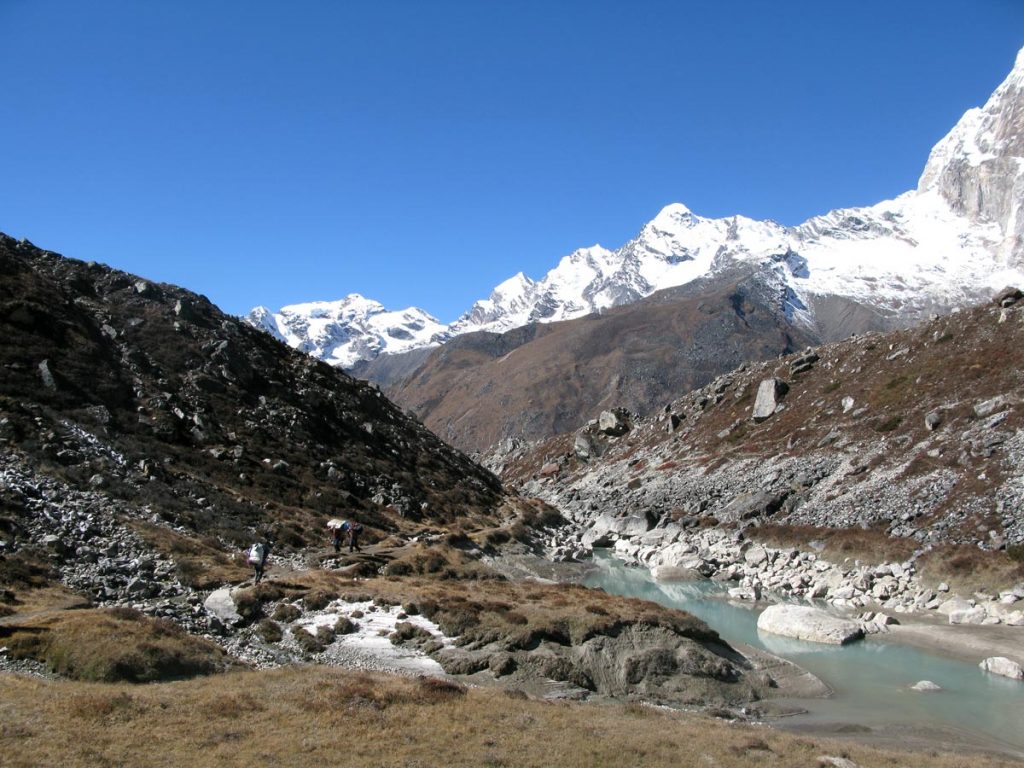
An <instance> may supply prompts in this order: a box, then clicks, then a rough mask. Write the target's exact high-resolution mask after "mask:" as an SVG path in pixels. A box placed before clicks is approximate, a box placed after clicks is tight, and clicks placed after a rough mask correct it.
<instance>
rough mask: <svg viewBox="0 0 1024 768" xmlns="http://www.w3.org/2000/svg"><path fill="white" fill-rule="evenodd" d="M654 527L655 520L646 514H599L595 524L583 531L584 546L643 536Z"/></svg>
mask: <svg viewBox="0 0 1024 768" xmlns="http://www.w3.org/2000/svg"><path fill="white" fill-rule="evenodd" d="M652 527H653V522H652V521H651V519H650V518H649V517H647V516H646V515H624V516H622V517H616V516H615V515H613V514H612V513H611V512H604V513H602V514H601V515H600V516H598V518H597V520H595V521H594V524H593V525H592V526H590V528H589V529H587V530H586V531H584V532H583V538H582V541H583V546H585V547H602V546H604V547H606V546H608V545H609V544H610V543H611V540H612V538H615V537H624V538H632V537H636V536H642V535H644V534H645V533H647V532H648V531H649V530H651V528H652Z"/></svg>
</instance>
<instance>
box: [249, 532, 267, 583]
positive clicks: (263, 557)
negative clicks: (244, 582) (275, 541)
mask: <svg viewBox="0 0 1024 768" xmlns="http://www.w3.org/2000/svg"><path fill="white" fill-rule="evenodd" d="M268 557H270V543H269V542H265V541H257V542H256V543H255V544H253V545H252V546H251V547H249V565H251V566H252V568H253V572H254V573H255V578H254V579H253V584H259V583H260V580H261V579H262V578H263V571H264V569H265V568H266V567H267V558H268Z"/></svg>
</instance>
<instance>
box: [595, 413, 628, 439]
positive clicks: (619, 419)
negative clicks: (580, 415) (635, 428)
mask: <svg viewBox="0 0 1024 768" xmlns="http://www.w3.org/2000/svg"><path fill="white" fill-rule="evenodd" d="M597 428H598V429H599V430H601V431H602V432H604V434H606V435H609V436H611V437H618V436H619V435H624V434H626V433H627V432H629V429H630V424H629V420H628V419H627V418H625V413H624V412H623V411H622V410H619V409H617V410H614V411H601V415H600V416H599V417H598V419H597Z"/></svg>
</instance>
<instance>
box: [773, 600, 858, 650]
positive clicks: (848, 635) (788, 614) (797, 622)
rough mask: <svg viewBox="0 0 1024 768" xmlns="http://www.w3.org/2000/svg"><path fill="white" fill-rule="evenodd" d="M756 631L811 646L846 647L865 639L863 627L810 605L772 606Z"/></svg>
mask: <svg viewBox="0 0 1024 768" xmlns="http://www.w3.org/2000/svg"><path fill="white" fill-rule="evenodd" d="M757 628H758V630H760V631H762V632H770V633H772V634H775V635H784V636H785V637H795V638H796V639H797V640H807V641H809V642H812V643H828V644H830V645H845V644H846V643H849V642H852V641H854V640H859V639H860V638H862V637H864V630H863V629H862V628H861V626H860V624H859V623H858V622H856V621H851V620H850V619H842V618H839V617H838V616H833V615H832V614H830V613H826V612H825V611H822V610H820V609H818V608H812V607H810V606H807V605H772V606H769V607H768V608H765V609H764V611H763V612H762V613H761V615H760V616H759V617H758V619H757Z"/></svg>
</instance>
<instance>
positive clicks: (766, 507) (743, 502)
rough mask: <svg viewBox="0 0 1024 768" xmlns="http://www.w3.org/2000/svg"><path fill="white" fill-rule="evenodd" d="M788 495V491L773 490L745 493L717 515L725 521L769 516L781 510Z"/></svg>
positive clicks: (730, 521) (731, 521) (735, 521)
mask: <svg viewBox="0 0 1024 768" xmlns="http://www.w3.org/2000/svg"><path fill="white" fill-rule="evenodd" d="M787 495H788V494H787V493H773V492H771V491H758V492H756V493H743V494H740V495H739V496H737V497H736V498H734V499H733V500H732V501H730V502H729V503H728V504H726V505H725V507H723V508H722V509H721V510H719V511H717V512H716V513H715V517H717V518H718V520H719V521H720V522H723V523H737V522H739V521H741V520H749V519H750V518H753V517H768V516H769V515H773V514H775V513H776V512H777V511H778V510H779V508H780V507H781V506H782V502H784V501H785V500H786V496H787Z"/></svg>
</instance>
